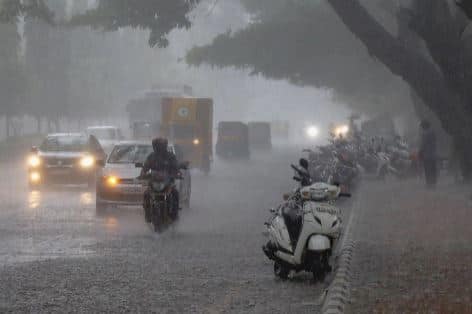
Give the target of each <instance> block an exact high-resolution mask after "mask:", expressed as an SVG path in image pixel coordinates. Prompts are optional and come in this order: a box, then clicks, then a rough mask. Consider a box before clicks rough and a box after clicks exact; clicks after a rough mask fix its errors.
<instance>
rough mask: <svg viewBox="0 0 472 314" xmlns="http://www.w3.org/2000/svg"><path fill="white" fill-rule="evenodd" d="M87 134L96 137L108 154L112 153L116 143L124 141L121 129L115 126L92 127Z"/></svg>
mask: <svg viewBox="0 0 472 314" xmlns="http://www.w3.org/2000/svg"><path fill="white" fill-rule="evenodd" d="M86 133H87V135H93V136H95V138H96V139H98V141H99V142H100V145H102V148H103V149H104V150H105V152H107V153H110V152H111V150H112V149H113V147H114V146H115V144H116V143H118V142H119V141H122V140H123V139H124V136H123V134H122V133H121V130H120V128H118V127H115V126H90V127H88V128H87V131H86Z"/></svg>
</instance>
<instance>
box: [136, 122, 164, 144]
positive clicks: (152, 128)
mask: <svg viewBox="0 0 472 314" xmlns="http://www.w3.org/2000/svg"><path fill="white" fill-rule="evenodd" d="M160 125H161V124H160V122H159V123H158V122H147V121H136V122H134V123H133V125H132V126H131V128H132V131H133V135H132V136H133V139H135V140H142V141H145V140H149V141H150V140H152V139H153V138H155V137H156V136H157V135H158V134H159V133H160V130H159V129H160Z"/></svg>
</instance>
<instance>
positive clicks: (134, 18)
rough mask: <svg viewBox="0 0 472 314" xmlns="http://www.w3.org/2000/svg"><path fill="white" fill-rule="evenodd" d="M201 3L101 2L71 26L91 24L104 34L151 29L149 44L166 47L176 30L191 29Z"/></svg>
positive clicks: (174, 0)
mask: <svg viewBox="0 0 472 314" xmlns="http://www.w3.org/2000/svg"><path fill="white" fill-rule="evenodd" d="M198 2H199V0H160V1H155V0H140V1H136V0H100V1H99V3H98V6H97V7H96V8H94V9H91V10H88V11H87V12H85V13H84V14H81V15H78V16H75V17H74V18H73V19H72V21H71V22H70V25H73V26H78V25H88V26H92V27H94V28H96V29H100V30H104V31H116V30H118V29H120V28H122V27H132V28H138V29H145V30H150V31H151V33H150V36H149V44H150V45H151V46H156V45H157V46H159V47H165V46H167V45H168V43H169V42H168V40H167V38H166V36H167V35H168V34H169V32H170V31H171V30H173V29H174V28H189V27H190V26H191V22H190V19H189V16H188V14H189V12H190V11H191V10H192V9H193V8H194V7H195V6H196V4H198Z"/></svg>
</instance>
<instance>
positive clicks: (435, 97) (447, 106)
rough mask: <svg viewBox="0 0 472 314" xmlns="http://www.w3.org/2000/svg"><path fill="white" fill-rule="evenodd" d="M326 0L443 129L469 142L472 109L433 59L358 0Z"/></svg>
mask: <svg viewBox="0 0 472 314" xmlns="http://www.w3.org/2000/svg"><path fill="white" fill-rule="evenodd" d="M328 2H329V3H330V5H331V6H332V8H333V9H334V11H335V12H336V13H337V14H338V16H339V17H340V18H341V20H342V21H343V22H344V24H345V25H346V26H347V27H348V29H349V30H350V31H351V32H352V33H353V34H354V35H355V36H357V37H358V38H359V39H360V40H361V41H362V42H363V43H364V45H365V46H366V47H367V49H368V51H369V53H370V54H371V55H372V56H373V57H375V58H377V59H379V61H380V62H382V63H383V64H384V65H385V66H387V67H388V68H389V69H390V71H392V72H393V73H394V74H396V75H399V76H400V77H402V78H403V79H404V80H405V81H406V82H407V83H408V84H409V85H410V86H411V88H412V89H413V90H414V91H415V92H416V94H417V95H418V96H419V97H420V98H421V99H422V100H423V101H424V103H425V104H426V105H427V106H428V107H429V108H430V109H431V111H432V112H433V113H434V114H435V115H436V116H437V117H438V119H439V120H440V121H441V124H442V126H443V128H444V130H445V131H446V132H448V133H449V134H450V135H451V136H453V137H454V139H455V140H456V141H457V142H458V143H471V142H472V125H471V123H470V121H471V116H472V111H471V110H470V108H469V106H468V104H467V102H466V101H465V100H464V99H463V98H462V97H460V95H458V94H457V93H456V92H455V91H453V90H452V89H451V88H450V86H449V85H448V84H447V82H446V81H445V79H444V76H443V74H442V73H441V72H440V71H439V70H438V69H437V67H436V66H435V65H434V64H433V63H431V62H430V61H429V60H428V59H426V58H425V57H424V56H423V55H422V54H421V53H420V52H418V51H415V49H408V47H406V46H405V45H404V44H402V42H401V41H399V40H397V38H395V37H394V36H393V35H391V34H390V33H389V32H388V31H386V30H385V29H384V27H383V26H382V25H381V24H379V22H377V21H376V20H375V19H374V18H373V17H372V16H371V15H370V14H369V13H368V11H367V10H366V9H365V8H364V7H363V6H362V5H361V4H360V3H359V1H358V0H349V1H346V0H328ZM463 146H467V145H461V147H460V148H458V149H459V151H458V153H460V154H461V156H462V157H461V159H462V160H463V161H464V163H466V164H468V165H466V166H464V167H463V169H464V170H467V169H468V168H470V169H472V159H471V158H469V156H471V155H472V154H471V153H470V152H469V151H470V148H468V147H463ZM469 164H470V165H469Z"/></svg>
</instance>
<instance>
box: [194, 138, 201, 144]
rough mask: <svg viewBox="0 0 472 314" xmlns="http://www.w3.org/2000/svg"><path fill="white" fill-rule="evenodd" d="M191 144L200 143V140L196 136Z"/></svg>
mask: <svg viewBox="0 0 472 314" xmlns="http://www.w3.org/2000/svg"><path fill="white" fill-rule="evenodd" d="M193 145H195V146H197V145H200V140H199V139H198V138H196V139H194V140H193Z"/></svg>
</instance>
